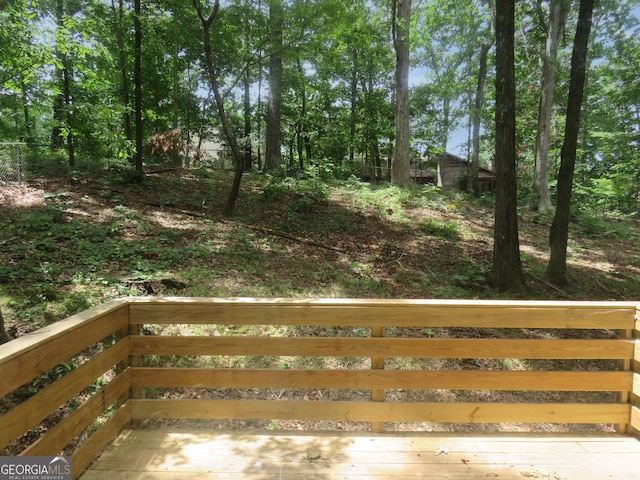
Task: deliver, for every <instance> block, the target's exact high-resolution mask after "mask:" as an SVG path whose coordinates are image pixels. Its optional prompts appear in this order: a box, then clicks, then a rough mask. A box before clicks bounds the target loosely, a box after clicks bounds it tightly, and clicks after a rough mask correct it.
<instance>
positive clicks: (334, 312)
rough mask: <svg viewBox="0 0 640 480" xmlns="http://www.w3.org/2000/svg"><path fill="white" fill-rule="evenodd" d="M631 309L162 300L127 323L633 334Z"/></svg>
mask: <svg viewBox="0 0 640 480" xmlns="http://www.w3.org/2000/svg"><path fill="white" fill-rule="evenodd" d="M635 308H636V305H635V304H633V303H628V304H627V303H615V304H613V303H606V302H594V303H588V302H526V301H522V302H517V301H455V300H454V301H447V300H440V301H438V300H432V301H429V300H336V299H322V300H296V299H230V300H225V299H162V300H161V301H151V302H144V303H142V302H140V301H136V300H135V299H133V300H132V304H131V305H130V309H131V322H132V323H134V324H136V323H139V324H144V323H147V324H149V323H167V324H174V323H186V324H198V323H213V324H231V325H243V324H246V325H260V324H277V325H326V326H334V325H341V326H372V325H373V326H416V327H491V328H499V327H505V328H585V329H592V328H595V329H602V328H609V329H629V328H633V315H634V310H635Z"/></svg>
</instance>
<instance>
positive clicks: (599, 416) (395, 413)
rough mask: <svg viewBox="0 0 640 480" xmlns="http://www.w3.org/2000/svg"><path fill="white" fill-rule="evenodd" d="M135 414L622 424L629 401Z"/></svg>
mask: <svg viewBox="0 0 640 480" xmlns="http://www.w3.org/2000/svg"><path fill="white" fill-rule="evenodd" d="M131 405H132V418H133V419H134V420H142V419H146V418H153V419H190V418H198V419H230V418H232V419H262V420H269V419H281V420H310V421H319V420H329V421H350V422H455V423H503V422H509V423H624V422H628V421H629V417H630V414H631V406H630V405H628V404H592V403H586V404H585V403H577V404H576V403H567V404H565V403H546V404H533V403H526V404H525V403H520V404H513V403H431V402H406V403H392V402H327V401H313V402H311V401H279V400H131Z"/></svg>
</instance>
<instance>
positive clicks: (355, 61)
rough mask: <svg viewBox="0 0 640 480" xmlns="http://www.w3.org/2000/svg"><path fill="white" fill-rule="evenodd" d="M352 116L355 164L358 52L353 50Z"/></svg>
mask: <svg viewBox="0 0 640 480" xmlns="http://www.w3.org/2000/svg"><path fill="white" fill-rule="evenodd" d="M351 59H352V61H353V64H352V65H351V115H350V119H349V161H350V162H351V163H353V160H354V159H355V154H356V125H357V121H358V118H357V117H358V109H357V101H358V51H357V50H356V49H353V50H351Z"/></svg>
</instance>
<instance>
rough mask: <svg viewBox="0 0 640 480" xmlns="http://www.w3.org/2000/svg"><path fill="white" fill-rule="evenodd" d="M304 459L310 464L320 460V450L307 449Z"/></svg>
mask: <svg viewBox="0 0 640 480" xmlns="http://www.w3.org/2000/svg"><path fill="white" fill-rule="evenodd" d="M305 458H306V459H307V460H308V461H310V462H311V461H313V460H318V459H320V458H322V453H320V450H313V449H311V448H308V449H307V454H306V456H305Z"/></svg>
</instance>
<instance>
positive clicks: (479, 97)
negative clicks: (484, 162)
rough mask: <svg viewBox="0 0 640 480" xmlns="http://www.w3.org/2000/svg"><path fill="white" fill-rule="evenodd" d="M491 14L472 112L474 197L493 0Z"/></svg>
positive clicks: (470, 182) (471, 187) (471, 180)
mask: <svg viewBox="0 0 640 480" xmlns="http://www.w3.org/2000/svg"><path fill="white" fill-rule="evenodd" d="M487 5H488V7H489V14H490V16H491V28H490V31H491V32H490V34H489V35H488V36H487V37H485V40H484V42H483V43H482V45H481V47H480V62H479V63H480V65H479V68H478V81H477V84H476V94H475V101H474V105H473V108H472V110H471V124H472V135H471V143H472V149H471V162H470V165H469V177H468V185H467V189H468V190H470V191H472V192H473V193H474V195H476V196H479V195H480V193H481V192H480V124H481V122H482V106H483V104H484V85H485V81H486V79H487V61H488V56H489V50H491V47H493V32H494V31H495V17H496V7H495V3H494V1H493V0H487Z"/></svg>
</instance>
